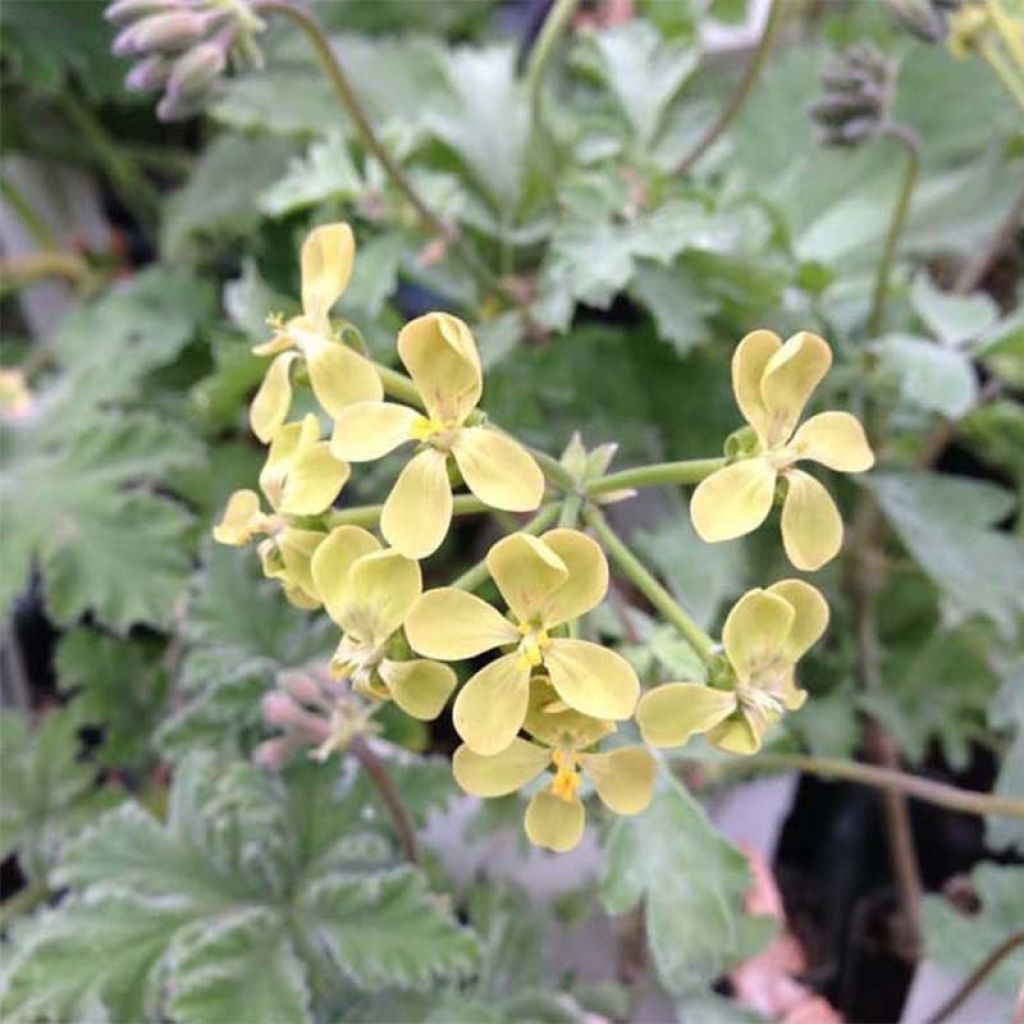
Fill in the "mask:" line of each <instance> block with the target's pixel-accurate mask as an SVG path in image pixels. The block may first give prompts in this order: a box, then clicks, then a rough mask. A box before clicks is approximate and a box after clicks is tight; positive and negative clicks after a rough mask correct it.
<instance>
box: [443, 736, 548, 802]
mask: <svg viewBox="0 0 1024 1024" xmlns="http://www.w3.org/2000/svg"><path fill="white" fill-rule="evenodd" d="M550 763H551V751H550V750H547V749H546V748H545V747H539V746H537V744H536V743H530V742H528V741H527V740H520V739H514V740H513V741H512V742H511V743H510V744H509V745H508V746H507V747H506V748H505V749H504V750H502V751H500V752H499V753H497V754H491V755H490V756H488V757H483V756H481V755H480V754H475V753H473V751H472V750H470V749H469V747H467V746H466V745H465V744H463V745H462V746H460V747H459V748H458V749H457V750H456V751H455V756H454V757H453V758H452V774H453V775H454V776H455V781H456V782H457V783H458V784H459V786H460V787H461V788H462V789H463V790H465V791H466V792H467V793H471V794H472V795H473V796H481V797H485V798H489V797H496V796H507V795H508V794H509V793H514V792H515V791H516V790H517V789H522V787H523V786H525V785H526V784H527V783H528V782H531V781H532V780H533V779H535V778H536V777H537V776H538V775H539V774H540V773H541V772H542V771H544V769H545V768H546V767H547V766H548V765H549V764H550Z"/></svg>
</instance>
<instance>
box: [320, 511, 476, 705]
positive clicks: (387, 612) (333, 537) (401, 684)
mask: <svg viewBox="0 0 1024 1024" xmlns="http://www.w3.org/2000/svg"><path fill="white" fill-rule="evenodd" d="M312 572H313V582H314V585H315V587H316V591H317V593H318V594H319V596H320V598H321V600H322V601H323V603H324V607H325V608H326V609H327V614H328V615H330V617H331V618H332V619H333V620H334V622H335V623H337V624H338V625H339V626H340V627H341V629H342V638H341V643H339V644H338V649H337V650H336V651H335V654H334V657H333V658H332V659H331V674H332V675H333V676H334V677H335V678H336V679H338V678H346V679H348V680H349V681H350V683H351V686H352V688H353V689H354V690H357V691H358V692H360V693H362V694H365V695H366V696H368V697H372V698H373V699H375V700H378V701H382V700H393V701H394V702H395V703H396V704H397V705H398V706H399V707H400V708H401V709H402V710H403V711H404V712H406V714H409V715H412V717H413V718H419V719H422V720H424V721H428V720H430V719H432V718H436V717H437V716H438V715H439V714H440V713H441V709H442V708H443V707H444V705H445V703H446V702H447V700H448V698H449V697H450V696H451V693H452V690H454V689H455V683H456V676H455V673H454V672H453V671H452V670H451V669H450V668H449V667H448V666H447V665H440V664H438V663H437V662H436V661H425V660H422V659H416V660H412V661H393V660H391V659H389V658H388V657H387V654H388V651H389V643H390V641H391V639H392V637H393V636H394V635H395V634H396V633H397V632H398V630H399V629H401V627H402V623H403V621H404V620H405V617H406V615H407V614H408V611H409V608H410V607H411V606H412V604H413V602H414V601H415V600H416V598H418V597H419V596H420V594H421V593H422V591H423V579H422V577H421V575H420V567H419V565H418V564H417V563H416V562H413V561H410V560H409V559H408V558H404V557H403V556H402V555H400V554H399V553H398V552H397V551H394V550H392V549H386V550H385V549H382V548H381V545H380V543H379V541H378V540H377V539H376V538H375V537H374V536H373V535H372V534H370V533H367V531H366V530H363V529H360V528H359V527H358V526H339V527H337V528H335V529H334V530H332V531H331V533H330V534H329V535H328V537H327V539H326V540H325V541H323V543H321V544H320V546H319V547H318V548H317V549H316V553H315V554H314V555H313V565H312Z"/></svg>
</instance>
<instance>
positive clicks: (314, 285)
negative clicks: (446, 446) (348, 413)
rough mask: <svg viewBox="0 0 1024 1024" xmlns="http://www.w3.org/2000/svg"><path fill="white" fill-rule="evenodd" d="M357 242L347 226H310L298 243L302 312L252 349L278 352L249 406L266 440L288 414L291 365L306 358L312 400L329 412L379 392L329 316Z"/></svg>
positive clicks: (366, 364) (367, 364) (257, 429)
mask: <svg viewBox="0 0 1024 1024" xmlns="http://www.w3.org/2000/svg"><path fill="white" fill-rule="evenodd" d="M354 258H355V240H354V239H353V237H352V229H351V228H350V227H349V226H348V225H347V224H325V225H323V226H322V227H318V228H314V229H313V230H312V231H311V232H310V233H309V235H308V236H307V238H306V241H305V242H304V243H303V245H302V255H301V263H302V315H301V316H296V317H292V319H291V320H289V321H288V322H287V323H284V324H277V325H276V326H277V331H276V333H275V335H274V337H273V339H272V340H270V341H268V342H266V344H263V345H257V346H256V347H255V348H254V349H253V352H255V353H256V355H260V356H276V357H277V358H276V359H274V361H273V362H272V363H271V364H270V366H269V367H268V368H267V372H266V375H265V376H264V378H263V383H262V384H261V385H260V389H259V391H257V392H256V397H255V398H254V399H253V402H252V407H251V408H250V410H249V423H250V425H251V426H252V431H253V433H254V434H255V435H256V436H257V437H258V438H259V439H260V440H261V441H262V442H263V443H264V444H266V443H267V442H268V441H270V440H271V438H273V436H274V434H275V433H276V432H277V429H278V427H280V426H281V424H282V423H284V421H285V420H286V419H287V418H288V410H289V409H290V408H291V404H292V382H291V371H292V365H293V363H295V361H296V360H298V359H301V360H303V361H304V363H305V366H306V370H307V372H308V373H309V383H310V386H311V387H312V389H313V394H314V395H315V396H316V400H317V401H318V402H319V403H320V405H321V406H322V407H323V409H324V410H325V411H326V412H327V414H328V415H329V416H332V417H334V416H337V414H338V413H339V412H341V410H342V409H343V408H344V407H345V406H346V405H350V404H351V403H352V402H364V401H376V400H379V399H380V398H381V397H382V396H383V394H384V389H383V388H382V386H381V383H380V378H379V377H378V376H377V371H376V370H375V369H374V368H373V364H372V363H371V362H370V361H369V360H368V359H365V358H364V357H363V356H361V355H359V354H358V353H357V352H353V351H352V349H350V348H349V347H348V346H347V345H343V344H342V343H341V342H340V341H338V340H337V339H336V338H335V336H334V330H333V328H332V327H331V321H330V319H329V317H328V313H329V312H330V309H331V306H333V305H334V303H335V302H337V301H338V299H339V298H340V297H341V294H342V292H344V290H345V287H346V286H347V285H348V281H349V278H350V277H351V276H352V262H353V260H354Z"/></svg>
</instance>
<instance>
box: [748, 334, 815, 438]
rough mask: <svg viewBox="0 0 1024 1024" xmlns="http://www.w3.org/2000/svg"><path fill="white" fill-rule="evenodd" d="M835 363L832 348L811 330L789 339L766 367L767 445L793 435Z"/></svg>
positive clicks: (764, 379) (763, 379)
mask: <svg viewBox="0 0 1024 1024" xmlns="http://www.w3.org/2000/svg"><path fill="white" fill-rule="evenodd" d="M831 365H832V349H830V348H829V347H828V343H827V342H826V341H825V340H824V339H823V338H819V337H818V335H816V334H811V333H810V331H801V332H800V333H799V334H794V335H793V337H792V338H790V339H788V340H787V341H786V343H785V345H783V346H782V348H780V349H779V350H778V352H776V353H775V354H774V355H773V356H772V357H771V359H769V360H768V365H767V366H766V367H765V369H764V376H763V377H762V379H761V398H762V399H763V401H764V405H765V408H766V409H767V411H768V424H769V425H768V444H769V446H771V447H774V446H775V445H779V444H785V443H786V441H788V440H789V438H790V437H791V436H792V434H793V431H794V429H796V425H797V423H798V422H799V420H800V416H801V414H802V413H803V411H804V406H805V405H806V404H807V400H808V399H809V398H810V397H811V393H812V392H813V391H814V389H815V388H816V387H817V386H818V385H819V384H820V383H821V380H822V378H823V377H824V376H825V374H826V373H828V370H829V367H830V366H831Z"/></svg>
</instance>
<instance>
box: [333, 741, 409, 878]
mask: <svg viewBox="0 0 1024 1024" xmlns="http://www.w3.org/2000/svg"><path fill="white" fill-rule="evenodd" d="M348 749H349V750H350V751H352V754H353V756H354V757H355V758H356V760H357V761H358V762H359V763H360V765H362V768H363V771H365V772H366V774H367V777H368V778H369V780H370V781H371V782H372V783H373V785H374V786H375V787H376V789H377V792H378V793H380V797H381V800H383V801H384V806H385V808H387V812H388V814H390V815H391V821H392V822H393V824H394V826H395V832H397V833H398V841H399V842H400V843H401V844H402V850H403V851H404V852H405V859H406V860H407V861H408V862H409V863H410V864H419V862H420V854H419V850H418V849H417V846H416V831H415V829H414V828H413V823H412V815H410V814H409V809H408V808H407V807H406V806H405V803H404V801H403V800H402V794H401V793H399V791H398V787H397V786H396V785H395V782H394V779H392V778H391V775H390V774H389V772H388V770H387V768H385V767H384V762H383V761H382V760H381V759H380V758H379V757H378V756H377V754H376V753H375V752H374V749H373V747H372V746H371V745H370V743H369V742H368V741H367V740H366V739H365V738H364V737H363V736H353V737H352V740H351V741H350V743H349V745H348Z"/></svg>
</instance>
